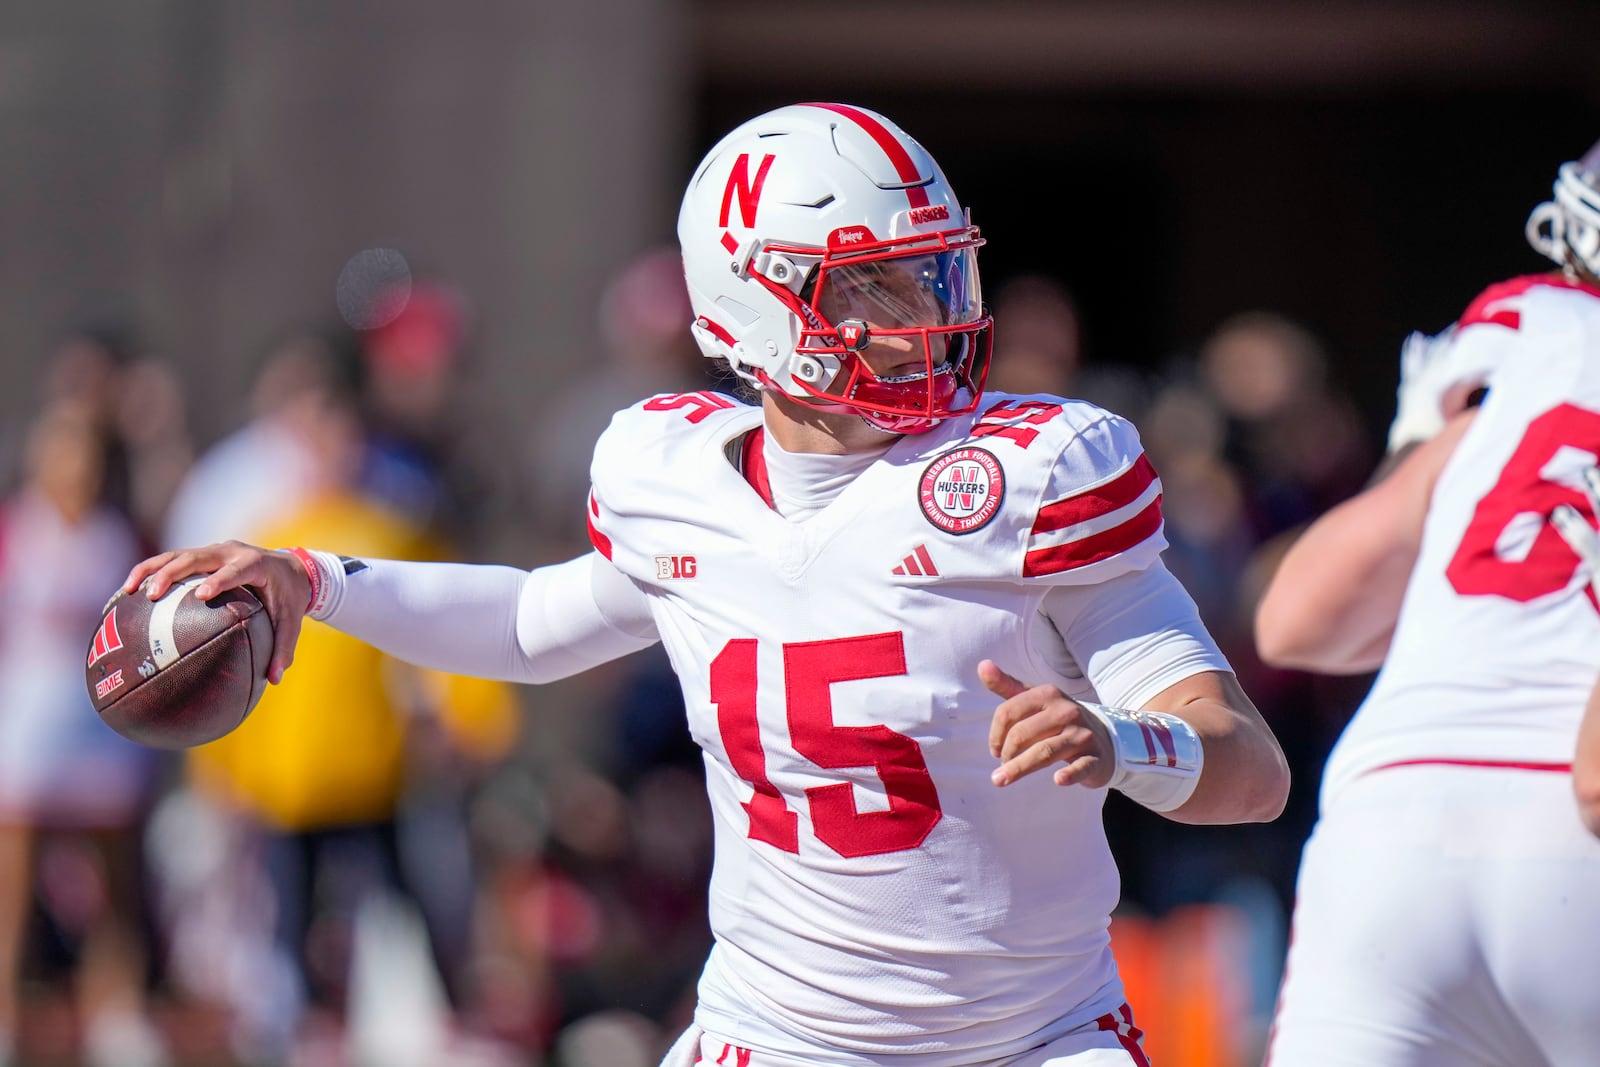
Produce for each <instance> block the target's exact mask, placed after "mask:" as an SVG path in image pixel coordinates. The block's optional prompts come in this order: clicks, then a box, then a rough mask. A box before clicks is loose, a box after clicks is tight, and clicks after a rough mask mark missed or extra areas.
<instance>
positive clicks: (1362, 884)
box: [1256, 145, 1600, 1067]
mask: <svg viewBox="0 0 1600 1067" xmlns="http://www.w3.org/2000/svg"><path fill="white" fill-rule="evenodd" d="M1527 233H1528V238H1529V240H1530V241H1531V242H1532V244H1533V246H1534V247H1535V248H1536V249H1537V250H1538V251H1540V252H1543V253H1544V254H1546V255H1547V256H1549V258H1551V259H1552V260H1554V261H1555V263H1556V264H1558V265H1559V267H1560V270H1559V271H1553V272H1550V273H1546V274H1538V275H1529V276H1525V277H1521V278H1515V279H1512V280H1510V281H1506V282H1500V283H1497V284H1495V285H1492V286H1490V287H1489V289H1488V290H1486V291H1485V292H1484V293H1483V294H1482V295H1481V296H1479V297H1478V298H1477V299H1476V300H1474V301H1473V302H1472V303H1471V304H1470V305H1469V306H1468V308H1467V310H1466V311H1465V312H1464V313H1463V314H1462V316H1461V317H1460V319H1458V320H1457V322H1456V323H1455V324H1454V326H1453V327H1452V328H1451V329H1450V330H1449V331H1447V332H1446V333H1445V334H1444V335H1442V336H1440V337H1438V338H1434V339H1431V340H1426V339H1420V338H1413V340H1412V341H1411V342H1410V343H1408V345H1407V347H1406V350H1405V357H1404V359H1403V361H1402V362H1403V366H1402V384H1401V392H1400V410H1399V413H1398V414H1397V417H1396V421H1395V424H1394V427H1393V429H1392V431H1391V437H1390V442H1391V446H1392V447H1393V448H1394V449H1396V453H1395V463H1394V465H1393V466H1392V468H1391V470H1390V473H1389V474H1388V476H1387V477H1386V478H1384V479H1382V480H1380V481H1378V482H1377V483H1376V484H1374V485H1372V486H1371V487H1369V488H1368V489H1366V490H1365V491H1364V492H1362V493H1361V494H1359V495H1357V496H1356V497H1353V498H1352V499H1350V500H1348V501H1346V502H1345V503H1344V504H1341V505H1340V506H1339V507H1337V508H1335V509H1334V510H1332V511H1330V512H1329V513H1328V514H1326V515H1324V516H1323V517H1322V518H1320V519H1318V520H1317V521H1316V522H1315V523H1313V524H1312V526H1311V527H1310V528H1309V529H1308V530H1307V532H1306V533H1305V534H1304V535H1303V536H1302V537H1301V539H1300V540H1299V541H1297V542H1296V543H1295V545H1294V546H1293V548H1292V549H1291V550H1290V551H1289V553H1288V555H1287V556H1286V557H1285V559H1284V562H1283V565H1282V567H1281V568H1280V569H1279V571H1278V573H1277V574H1276V575H1275V576H1274V578H1273V581H1272V583H1271V585H1270V586H1269V588H1268V590H1267V593H1266V595H1265V597H1264V598H1263V600H1262V603H1261V607H1260V611H1259V614H1258V616H1257V620H1256V621H1257V630H1256V634H1257V642H1258V644H1259V645H1260V648H1261V652H1262V656H1263V658H1265V659H1266V660H1268V661H1269V662H1275V663H1278V664H1282V665H1286V666H1298V667H1303V668H1307V669H1311V670H1321V671H1328V672H1355V671H1365V670H1372V669H1375V668H1378V667H1379V666H1380V665H1381V667H1382V670H1381V671H1380V673H1379V675H1378V678H1377V680H1376V682H1375V683H1374V684H1373V687H1372V691H1371V692H1370V693H1369V694H1368V695H1367V698H1366V700H1365V702H1364V703H1363V704H1362V706H1361V708H1360V709H1359V710H1358V711H1357V712H1356V715H1355V718H1354V719H1353V720H1352V721H1351V722H1350V724H1349V726H1348V727H1347V728H1346V730H1345V733H1344V735H1343V736H1342V737H1341V738H1340V739H1339V742H1338V744H1337V745H1336V746H1335V747H1334V750H1333V753H1332V755H1331V756H1330V757H1329V760H1328V766H1327V772H1326V774H1325V775H1324V779H1323V787H1322V797H1321V810H1320V815H1319V819H1318V823H1317V826H1316V829H1315V831H1314V832H1313V833H1312V835H1311V838H1310V840H1309V841H1308V843H1307V845H1306V848H1305V854H1304V860H1303V862H1302V864H1301V867H1300V875H1299V884H1298V888H1297V892H1296V903H1295V919H1294V924H1295V932H1294V938H1293V942H1292V948H1291V950H1290V953H1289V963H1288V970H1287V977H1286V979H1285V983H1284V988H1283V993H1282V998H1281V1004H1280V1008H1279V1014H1278V1019H1277V1023H1276V1032H1275V1035H1274V1038H1273V1041H1272V1046H1271V1049H1270V1062H1271V1063H1272V1065H1273V1067H1305V1065H1312V1067H1323V1065H1327V1067H1332V1065H1334V1064H1352V1063H1360V1064H1374V1065H1399V1064H1408V1065H1409V1064H1429V1065H1438V1067H1452V1065H1460V1067H1466V1065H1476V1064H1518V1065H1519V1067H1521V1065H1526V1067H1541V1065H1548V1067H1579V1065H1581V1064H1593V1063H1595V1062H1596V1054H1597V1052H1596V1050H1597V1049H1600V1012H1597V1011H1596V1010H1595V1009H1596V1000H1595V996H1596V991H1597V990H1600V954H1597V953H1596V952H1595V951H1594V947H1595V943H1596V938H1597V937H1600V894H1597V893H1596V891H1595V890H1596V887H1597V886H1600V841H1597V840H1596V839H1595V837H1594V836H1592V835H1590V834H1589V833H1586V832H1585V820H1588V821H1589V822H1591V823H1594V824H1595V825H1597V826H1600V805H1597V801H1600V786H1597V784H1596V781H1595V779H1594V777H1593V776H1594V773H1595V771H1594V767H1595V764H1596V757H1597V755H1600V750H1597V748H1596V744H1595V740H1594V738H1595V736H1596V733H1595V729H1596V727H1595V723H1594V720H1593V719H1592V718H1591V722H1590V724H1589V725H1588V726H1587V727H1586V728H1582V727H1581V726H1580V724H1581V722H1582V720H1583V716H1584V708H1585V704H1586V702H1587V700H1588V698H1589V696H1590V692H1591V687H1592V685H1593V683H1594V681H1595V673H1596V664H1597V662H1600V612H1597V607H1600V601H1597V600H1596V594H1595V588H1596V586H1595V584H1594V583H1595V579H1596V577H1597V570H1596V569H1597V567H1600V539H1597V538H1596V536H1595V531H1594V521H1595V515H1596V507H1597V506H1600V497H1596V496H1595V495H1593V494H1592V493H1591V491H1590V488H1589V487H1590V485H1592V484H1593V482H1594V478H1593V474H1592V469H1593V467H1594V464H1595V463H1596V460H1597V458H1600V145H1596V146H1595V147H1594V148H1593V149H1591V150H1590V152H1589V153H1588V155H1586V156H1585V157H1584V158H1583V159H1581V160H1578V161H1575V162H1570V163H1566V164H1564V165H1563V166H1562V167H1561V168H1560V170H1559V172H1558V177H1557V180H1556V183H1555V196H1554V198H1553V199H1552V200H1551V201H1549V202H1547V203H1544V204H1541V205H1539V207H1537V208H1536V209H1535V210H1534V212H1533V215H1532V217H1531V218H1530V219H1529V222H1528V227H1527ZM1485 389H1486V390H1487V392H1486V394H1484V399H1483V400H1482V403H1481V405H1473V404H1471V403H1470V400H1471V398H1472V397H1473V395H1474V394H1475V393H1482V392H1483V390H1485ZM1580 738H1586V739H1587V740H1586V741H1582V742H1580ZM1574 792H1576V794H1577V796H1576V798H1575V797H1574Z"/></svg>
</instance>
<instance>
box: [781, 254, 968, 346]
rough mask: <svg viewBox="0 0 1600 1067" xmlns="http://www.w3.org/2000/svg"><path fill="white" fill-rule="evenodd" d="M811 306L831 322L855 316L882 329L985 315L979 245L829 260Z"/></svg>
mask: <svg viewBox="0 0 1600 1067" xmlns="http://www.w3.org/2000/svg"><path fill="white" fill-rule="evenodd" d="M812 306H814V307H815V308H816V309H817V314H819V315H821V316H822V318H823V319H824V320H826V321H827V322H828V323H829V324H830V325H837V324H839V323H841V322H846V321H850V320H855V321H859V322H863V323H865V324H866V325H867V327H868V329H869V330H871V331H873V332H879V333H881V332H882V331H885V330H905V329H919V328H923V327H929V326H933V327H938V326H959V325H964V324H966V323H972V322H976V321H977V320H978V319H979V318H981V317H982V315H983V300H982V296H981V294H980V293H979V292H978V267H977V249H975V248H956V249H949V250H947V251H943V252H917V253H906V254H902V255H896V256H892V257H884V258H876V259H870V260H863V261H861V262H858V263H842V264H837V265H831V264H824V266H823V267H822V271H821V275H820V277H819V278H818V280H817V291H816V293H815V295H814V297H813V305H812Z"/></svg>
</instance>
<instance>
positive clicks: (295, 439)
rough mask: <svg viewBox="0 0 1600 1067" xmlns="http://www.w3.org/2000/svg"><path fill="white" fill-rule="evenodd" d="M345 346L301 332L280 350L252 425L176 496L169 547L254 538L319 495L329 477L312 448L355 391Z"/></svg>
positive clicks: (260, 376) (209, 458) (259, 386)
mask: <svg viewBox="0 0 1600 1067" xmlns="http://www.w3.org/2000/svg"><path fill="white" fill-rule="evenodd" d="M355 378H356V368H355V364H354V362H353V360H352V359H351V358H350V357H349V354H348V353H344V352H341V350H340V348H339V341H338V340H337V339H335V338H332V337H325V336H323V335H321V334H317V333H296V334H291V335H290V336H289V337H287V338H285V339H284V340H282V341H280V342H278V343H276V344H275V345H273V346H272V347H271V348H270V349H269V350H268V352H267V355H266V357H265V359H264V360H263V361H262V364H261V368H260V370H259V372H258V373H257V375H256V380H255V384H254V386H253V387H252V390H251V394H250V408H251V416H250V421H249V422H247V423H246V424H245V425H244V426H243V427H241V428H240V429H238V430H236V431H234V432H233V433H232V434H229V435H228V436H227V437H224V438H223V439H222V440H220V441H218V442H217V443H216V444H214V445H212V446H211V447H210V448H209V449H207V450H206V452H205V453H204V454H202V455H201V457H200V459H199V460H198V461H197V462H195V464H194V465H193V467H191V468H190V470H189V472H188V474H187V476H186V477H185V478H184V480H183V482H182V483H181V484H180V485H179V487H178V489H177V490H176V491H175V493H174V495H173V499H172V502H171V506H170V508H169V510H168V513H167V521H166V527H165V530H164V532H163V535H162V538H161V540H162V542H163V544H164V545H166V546H171V545H188V544H198V543H201V542H202V541H204V540H226V539H228V538H233V537H244V536H247V535H248V534H249V533H250V532H251V531H253V530H257V529H259V528H260V527H261V526H262V525H264V524H265V523H266V522H268V521H270V520H271V519H272V518H273V516H274V515H275V514H277V513H280V512H281V511H283V510H284V509H288V508H292V507H293V506H295V504H296V503H298V502H299V501H301V500H303V499H305V498H306V497H307V496H309V495H310V494H312V493H314V492H315V491H316V490H317V489H318V487H320V486H321V485H322V484H323V482H324V481H325V480H326V477H327V474H326V472H325V471H324V470H322V469H321V468H319V466H318V457H317V455H316V454H315V452H314V451H313V449H312V448H311V446H310V444H309V442H310V441H311V439H312V438H313V437H314V435H315V434H316V433H317V432H318V426H317V424H318V421H319V420H320V419H321V418H322V417H323V415H324V411H325V409H326V406H327V398H328V396H329V395H330V394H331V393H334V392H338V391H347V390H348V389H350V388H351V387H352V386H353V383H354V381H355Z"/></svg>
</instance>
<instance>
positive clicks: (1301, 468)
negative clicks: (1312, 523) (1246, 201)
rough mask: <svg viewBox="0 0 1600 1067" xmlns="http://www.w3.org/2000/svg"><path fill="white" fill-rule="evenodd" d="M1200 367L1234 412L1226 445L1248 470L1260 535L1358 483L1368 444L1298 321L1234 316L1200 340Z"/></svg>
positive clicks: (1314, 511) (1367, 465) (1313, 511)
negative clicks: (1201, 344)
mask: <svg viewBox="0 0 1600 1067" xmlns="http://www.w3.org/2000/svg"><path fill="white" fill-rule="evenodd" d="M1200 372H1201V375H1202V378H1203V380H1204V381H1205V384H1206V385H1207V387H1208V388H1209V389H1210V390H1211V393H1212V395H1213V396H1214V397H1215V398H1216V399H1217V402H1218V403H1220V404H1221V405H1222V409H1223V411H1224V412H1225V413H1226V415H1227V416H1228V419H1229V420H1230V433H1229V454H1230V458H1232V459H1233V460H1234V461H1235V462H1237V463H1238V464H1239V465H1240V466H1241V467H1242V469H1243V470H1244V471H1245V477H1246V485H1247V487H1248V492H1249V494H1250V503H1251V509H1252V519H1253V521H1254V523H1255V525H1256V528H1257V536H1258V537H1260V538H1267V537H1271V536H1272V535H1273V534H1276V533H1280V532H1282V531H1284V530H1286V529H1289V528H1291V527H1293V526H1295V525H1298V524H1299V523H1302V522H1307V521H1309V520H1310V519H1311V518H1312V517H1313V516H1315V515H1318V514H1320V513H1321V512H1322V511H1324V510H1326V509H1327V508H1328V507H1331V506H1332V505H1333V504H1335V503H1337V502H1338V501H1340V500H1343V499H1344V498H1346V497H1348V496H1349V495H1350V494H1351V493H1354V492H1355V491H1356V490H1358V489H1359V488H1360V487H1361V484H1362V482H1363V481H1365V479H1366V476H1367V474H1368V472H1370V471H1371V469H1372V464H1373V462H1374V459H1375V455H1374V452H1373V448H1372V445H1371V443H1370V442H1369V441H1368V440H1367V434H1366V432H1365V428H1364V426H1363V424H1362V422H1361V420H1360V418H1359V416H1358V415H1357V413H1356V410H1355V406H1354V404H1353V403H1352V402H1351V401H1350V399H1349V398H1348V397H1347V396H1346V395H1345V394H1344V393H1342V392H1340V391H1338V390H1335V389H1332V388H1330V383H1329V382H1328V359H1327V354H1326V352H1325V351H1324V350H1323V347H1322V345H1321V343H1320V342H1318V340H1317V339H1316V338H1315V337H1314V336H1312V334H1311V333H1310V332H1309V331H1308V330H1306V329H1305V328H1304V327H1303V326H1301V325H1299V324H1298V323H1296V322H1293V321H1292V320H1290V319H1288V318H1286V317H1285V316H1283V315H1279V314H1276V313H1272V312H1263V311H1252V312H1246V313H1244V314H1241V315H1236V316H1234V317H1233V318H1231V319H1229V320H1227V321H1226V322H1224V323H1223V324H1222V325H1221V326H1220V327H1218V328H1217V330H1216V332H1215V333H1213V334H1212V335H1211V337H1210V338H1209V339H1208V340H1207V341H1206V343H1205V344H1204V346H1202V348H1201V351H1200Z"/></svg>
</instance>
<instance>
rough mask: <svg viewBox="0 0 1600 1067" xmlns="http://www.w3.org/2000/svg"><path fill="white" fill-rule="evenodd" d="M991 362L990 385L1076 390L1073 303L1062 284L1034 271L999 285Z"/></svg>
mask: <svg viewBox="0 0 1600 1067" xmlns="http://www.w3.org/2000/svg"><path fill="white" fill-rule="evenodd" d="M994 317H995V321H996V322H1003V323H1005V328H1004V329H999V330H996V331H995V341H994V365H993V367H992V368H991V369H990V371H989V388H991V389H996V390H999V391H1000V392H1005V393H1023V394H1026V393H1057V394H1060V395H1063V396H1077V395H1078V394H1077V393H1076V392H1075V390H1076V389H1077V386H1078V371H1079V368H1080V365H1081V361H1082V352H1081V339H1080V336H1079V329H1078V326H1079V323H1078V308H1077V305H1076V304H1075V303H1074V302H1073V300H1072V296H1071V294H1070V293H1068V292H1067V290H1066V288H1065V287H1064V286H1062V285H1061V284H1060V283H1058V282H1056V281H1055V280H1053V279H1050V278H1046V277H1044V276H1043V275H1039V274H1025V275H1022V276H1021V277H1018V278H1013V279H1011V280H1010V281H1008V282H1007V283H1006V284H1004V285H1002V286H1001V287H1000V289H999V291H998V292H997V293H996V294H995V298H994Z"/></svg>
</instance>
